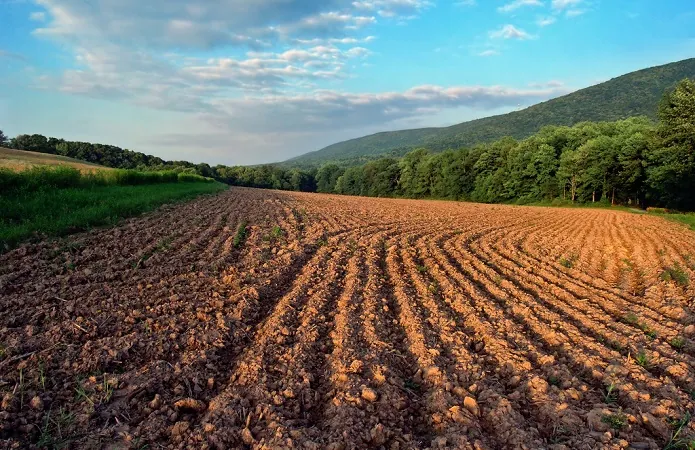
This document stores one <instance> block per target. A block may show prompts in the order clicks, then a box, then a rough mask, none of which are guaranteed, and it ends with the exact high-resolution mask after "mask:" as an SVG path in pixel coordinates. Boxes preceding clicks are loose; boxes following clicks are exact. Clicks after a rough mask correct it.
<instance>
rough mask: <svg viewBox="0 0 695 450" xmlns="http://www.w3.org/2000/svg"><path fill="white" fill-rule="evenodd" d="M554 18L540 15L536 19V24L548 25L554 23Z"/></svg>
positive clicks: (540, 25)
mask: <svg viewBox="0 0 695 450" xmlns="http://www.w3.org/2000/svg"><path fill="white" fill-rule="evenodd" d="M556 20H557V19H555V17H541V18H539V19H538V20H537V21H536V24H537V25H538V26H539V27H547V26H548V25H552V24H554V23H555V21H556Z"/></svg>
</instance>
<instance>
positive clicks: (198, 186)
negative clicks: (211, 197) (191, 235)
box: [0, 167, 226, 253]
mask: <svg viewBox="0 0 695 450" xmlns="http://www.w3.org/2000/svg"><path fill="white" fill-rule="evenodd" d="M225 188H226V186H225V185H223V184H221V183H218V182H216V181H214V180H211V179H209V178H204V177H201V176H198V175H193V174H177V173H175V172H137V171H133V170H112V171H100V172H95V173H80V171H78V170H76V169H73V168H69V167H37V168H32V169H29V170H25V171H22V172H12V171H9V170H1V169H0V253H1V252H3V251H5V250H7V249H10V248H12V247H14V246H16V245H17V244H19V243H21V242H23V241H25V240H27V239H29V238H32V237H35V238H44V237H49V236H60V235H64V234H68V233H72V232H76V231H81V230H86V229H89V228H91V227H94V226H103V225H113V224H115V223H117V222H118V221H119V220H120V219H122V218H124V217H129V216H134V215H137V214H140V213H143V212H145V211H149V210H152V209H154V208H156V207H157V206H159V205H162V204H164V203H168V202H172V201H179V200H186V199H190V198H193V197H196V196H198V195H201V194H205V193H214V192H218V191H220V190H223V189H225Z"/></svg>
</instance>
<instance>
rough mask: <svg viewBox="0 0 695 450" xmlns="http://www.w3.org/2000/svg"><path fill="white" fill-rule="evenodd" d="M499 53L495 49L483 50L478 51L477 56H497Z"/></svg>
mask: <svg viewBox="0 0 695 450" xmlns="http://www.w3.org/2000/svg"><path fill="white" fill-rule="evenodd" d="M499 54H500V52H498V51H497V50H483V51H482V52H480V53H478V56H483V57H487V56H497V55H499Z"/></svg>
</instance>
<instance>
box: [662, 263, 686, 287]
mask: <svg viewBox="0 0 695 450" xmlns="http://www.w3.org/2000/svg"><path fill="white" fill-rule="evenodd" d="M659 278H661V280H663V281H666V282H670V281H673V282H675V283H676V284H679V285H681V286H683V287H687V286H688V284H690V279H689V277H688V274H687V273H686V272H685V270H683V267H681V265H680V264H679V263H678V262H676V263H675V264H674V265H672V266H668V267H665V268H664V271H663V272H661V275H660V276H659Z"/></svg>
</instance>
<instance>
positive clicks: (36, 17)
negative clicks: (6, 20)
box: [29, 11, 46, 22]
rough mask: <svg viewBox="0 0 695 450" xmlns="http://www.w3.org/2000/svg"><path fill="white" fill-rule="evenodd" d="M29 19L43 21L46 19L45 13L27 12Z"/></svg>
mask: <svg viewBox="0 0 695 450" xmlns="http://www.w3.org/2000/svg"><path fill="white" fill-rule="evenodd" d="M29 20H33V21H34V22H43V21H45V20H46V13H45V12H42V11H36V12H33V13H31V14H29Z"/></svg>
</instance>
